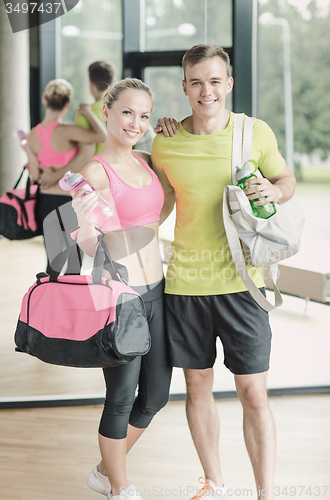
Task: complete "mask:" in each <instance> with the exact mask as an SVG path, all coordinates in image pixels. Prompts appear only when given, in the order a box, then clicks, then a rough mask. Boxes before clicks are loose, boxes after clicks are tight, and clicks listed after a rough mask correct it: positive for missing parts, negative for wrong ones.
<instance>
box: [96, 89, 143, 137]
mask: <svg viewBox="0 0 330 500" xmlns="http://www.w3.org/2000/svg"><path fill="white" fill-rule="evenodd" d="M151 110H152V101H151V98H150V96H149V94H148V93H147V92H145V91H144V90H137V89H127V90H124V92H122V93H121V94H120V96H119V98H118V99H117V101H115V102H114V103H113V105H112V107H111V108H110V109H109V108H108V107H107V106H106V105H105V104H104V105H103V117H104V119H105V121H106V122H107V134H108V136H109V135H110V136H112V137H113V138H115V139H117V141H119V142H121V143H122V144H125V145H127V146H134V145H135V144H136V143H137V141H138V140H139V139H141V137H142V136H143V135H144V134H145V132H146V130H147V128H148V125H149V118H150V113H151Z"/></svg>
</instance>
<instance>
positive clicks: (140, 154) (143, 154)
mask: <svg viewBox="0 0 330 500" xmlns="http://www.w3.org/2000/svg"><path fill="white" fill-rule="evenodd" d="M133 153H134V154H136V155H137V156H138V157H139V158H142V160H144V161H145V162H146V163H147V164H148V165H149V167H152V163H151V154H150V153H147V152H146V151H141V150H139V149H134V151H133Z"/></svg>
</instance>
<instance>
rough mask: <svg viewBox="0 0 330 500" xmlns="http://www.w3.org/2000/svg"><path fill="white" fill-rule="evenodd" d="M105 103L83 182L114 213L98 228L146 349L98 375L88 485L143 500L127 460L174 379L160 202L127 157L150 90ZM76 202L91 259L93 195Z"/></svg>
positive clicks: (140, 166) (143, 124)
mask: <svg viewBox="0 0 330 500" xmlns="http://www.w3.org/2000/svg"><path fill="white" fill-rule="evenodd" d="M103 102H104V104H103V117H104V120H105V121H106V122H107V137H106V140H105V144H104V147H103V149H102V150H101V151H100V153H99V155H97V156H95V157H94V158H93V159H92V161H91V162H90V163H89V164H88V165H87V166H86V167H84V168H83V170H82V171H81V174H82V175H83V176H84V177H85V178H87V179H88V180H89V181H90V182H91V184H92V185H93V186H94V187H95V189H96V190H97V191H98V192H99V193H100V194H101V195H102V196H103V198H105V199H106V200H107V201H108V202H109V203H110V204H111V205H112V207H113V208H114V210H115V215H114V216H113V217H112V218H111V219H110V220H109V221H107V222H106V223H105V224H104V226H102V230H103V231H104V232H105V237H104V241H105V242H106V244H107V245H108V248H109V250H110V253H111V255H112V257H113V259H114V260H116V261H117V262H119V263H121V264H123V265H125V266H126V268H127V270H128V275H129V285H130V286H132V287H133V288H134V289H135V290H137V291H138V292H139V293H140V294H141V295H142V298H143V300H144V303H145V305H146V310H147V315H148V323H149V329H150V333H151V349H150V351H149V352H148V354H146V355H145V356H142V357H141V356H140V357H137V358H136V359H135V360H133V361H132V362H130V363H128V364H127V365H125V366H123V365H122V366H118V367H116V368H106V369H104V370H103V372H104V377H105V383H106V389H107V392H106V400H105V405H104V410H103V414H102V418H101V422H100V426H99V445H100V451H101V456H102V461H101V463H100V464H99V465H98V467H95V468H94V469H93V471H92V472H91V474H90V476H89V478H88V481H87V484H88V485H89V486H90V487H91V488H92V489H94V490H96V491H98V492H99V493H103V494H108V499H112V498H115V499H118V500H123V499H126V498H131V499H132V500H141V497H140V496H139V495H138V493H137V492H136V490H135V488H134V486H133V485H130V486H128V481H127V477H126V453H127V452H128V451H129V450H130V448H131V447H132V446H133V445H134V443H135V442H136V441H137V440H138V438H139V437H140V436H141V434H142V433H143V431H144V430H145V428H146V427H147V426H148V425H149V423H150V421H151V420H152V418H153V416H154V415H155V414H156V413H157V411H159V410H160V409H161V408H162V407H163V406H164V405H165V404H166V402H167V400H168V394H169V386H170V380H171V373H172V369H171V365H170V363H169V360H168V356H167V349H166V346H167V344H166V339H165V332H164V323H163V289H164V278H163V266H162V259H161V256H160V252H159V243H158V236H157V233H158V226H159V220H160V212H161V209H162V206H163V202H164V194H163V190H162V187H161V185H160V183H159V181H158V178H157V176H156V175H155V173H154V172H153V171H152V170H151V168H150V167H149V166H148V165H147V164H146V162H145V161H148V160H149V159H150V155H148V154H147V153H140V154H139V156H137V155H136V154H134V153H132V146H134V145H135V144H136V142H137V141H138V140H139V139H141V137H142V136H143V135H144V133H145V132H146V130H147V128H148V124H149V117H150V113H151V111H152V106H153V95H152V93H151V90H150V89H149V87H147V86H146V85H145V84H144V83H143V82H141V81H140V80H137V79H132V78H126V79H125V80H122V81H121V82H118V83H117V84H115V85H113V86H112V87H109V89H108V90H106V91H105V93H104V97H103ZM81 195H82V191H80V192H78V193H76V194H75V195H74V199H73V203H72V205H73V207H74V209H75V211H76V213H77V216H78V224H79V226H80V229H79V231H78V235H77V241H78V244H79V246H80V247H81V248H82V250H83V251H84V252H85V253H86V254H88V255H90V256H93V255H94V254H95V251H96V248H97V235H98V231H97V230H96V228H95V226H94V224H93V223H92V221H91V219H90V218H89V214H90V213H91V211H92V210H93V209H94V208H95V207H96V203H97V202H96V201H95V198H96V195H93V193H91V194H88V195H86V196H81ZM137 386H139V390H138V395H137V397H136V398H135V391H136V388H137Z"/></svg>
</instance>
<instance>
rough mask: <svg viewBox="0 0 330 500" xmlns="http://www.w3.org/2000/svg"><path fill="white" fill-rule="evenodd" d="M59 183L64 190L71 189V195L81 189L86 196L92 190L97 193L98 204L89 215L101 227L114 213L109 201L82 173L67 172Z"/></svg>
mask: <svg viewBox="0 0 330 500" xmlns="http://www.w3.org/2000/svg"><path fill="white" fill-rule="evenodd" d="M59 185H60V186H61V188H62V189H63V190H64V191H70V193H71V195H74V194H75V193H76V192H77V191H80V190H83V191H84V194H83V195H82V196H85V195H86V194H89V193H91V192H92V191H94V192H95V193H96V194H97V196H98V200H97V206H96V208H94V210H93V211H92V212H91V213H90V214H89V217H90V219H91V220H92V222H93V223H94V224H96V225H97V226H98V227H99V228H102V225H103V224H104V223H105V222H106V221H107V220H109V219H110V217H112V216H113V215H114V212H113V210H112V208H111V206H110V205H109V203H108V202H107V201H106V200H105V199H104V198H102V196H100V195H99V194H98V192H97V191H96V190H95V189H94V187H93V186H92V184H91V183H90V182H89V181H88V180H87V179H85V178H84V177H83V176H82V175H81V174H76V173H72V172H70V171H69V172H67V173H66V174H65V176H64V177H62V179H60V180H59Z"/></svg>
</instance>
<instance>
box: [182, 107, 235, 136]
mask: <svg viewBox="0 0 330 500" xmlns="http://www.w3.org/2000/svg"><path fill="white" fill-rule="evenodd" d="M229 120H230V112H229V111H227V110H226V109H223V112H222V113H221V114H219V115H217V116H212V117H210V118H201V117H200V116H196V114H192V115H191V116H189V117H188V118H187V119H186V120H184V122H183V123H182V126H183V128H184V129H185V130H186V131H187V132H189V133H190V134H194V135H210V134H215V133H216V132H221V131H222V130H225V128H226V127H227V125H228V123H229Z"/></svg>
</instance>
